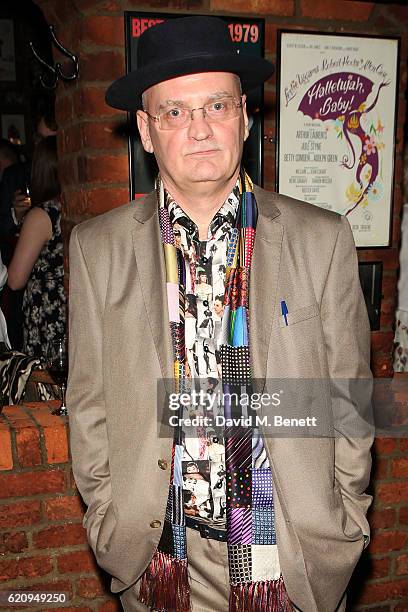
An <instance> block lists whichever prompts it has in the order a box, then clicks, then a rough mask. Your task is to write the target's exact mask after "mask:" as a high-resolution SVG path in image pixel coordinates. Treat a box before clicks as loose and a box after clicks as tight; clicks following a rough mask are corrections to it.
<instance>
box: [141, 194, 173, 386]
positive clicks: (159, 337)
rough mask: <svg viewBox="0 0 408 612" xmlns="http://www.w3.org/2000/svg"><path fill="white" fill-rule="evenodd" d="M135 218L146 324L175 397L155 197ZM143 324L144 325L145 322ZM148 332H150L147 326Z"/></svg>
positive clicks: (171, 349) (144, 202)
mask: <svg viewBox="0 0 408 612" xmlns="http://www.w3.org/2000/svg"><path fill="white" fill-rule="evenodd" d="M133 216H134V219H135V220H136V221H135V227H134V228H133V230H132V237H133V248H134V252H135V257H136V263H137V270H138V274H139V278H140V284H141V288H142V293H143V299H144V303H145V307H146V316H147V321H148V324H149V328H150V332H151V334H152V335H153V339H154V344H155V347H156V351H157V355H158V358H159V362H160V368H161V371H162V375H163V378H164V379H165V385H166V389H167V390H168V392H169V393H172V392H173V390H174V389H173V386H172V381H173V348H172V343H171V335H170V327H169V318H168V309H167V292H166V270H165V265H164V257H163V247H162V242H161V237H160V226H159V219H158V213H157V200H156V196H155V194H154V193H150V194H149V195H148V196H146V198H144V200H142V201H138V202H137V203H136V205H135V213H134V215H133ZM140 323H141V324H143V321H141V322H140ZM146 332H148V327H147V326H146Z"/></svg>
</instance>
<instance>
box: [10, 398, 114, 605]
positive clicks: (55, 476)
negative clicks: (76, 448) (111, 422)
mask: <svg viewBox="0 0 408 612" xmlns="http://www.w3.org/2000/svg"><path fill="white" fill-rule="evenodd" d="M57 404H58V403H57ZM55 405H56V402H49V403H48V404H45V403H32V404H26V405H24V406H8V407H6V408H5V409H4V410H3V413H2V414H1V415H0V584H1V586H0V590H1V591H4V590H19V589H30V590H34V591H40V592H48V593H50V592H65V593H67V594H68V596H69V604H68V606H69V607H64V608H62V607H61V608H57V607H54V608H52V609H53V610H56V609H63V610H64V611H65V612H66V611H67V610H73V609H75V612H91V611H95V612H96V611H97V612H114V611H118V610H121V607H120V605H119V604H118V603H117V601H116V600H115V599H114V598H113V597H110V595H109V594H108V593H109V579H108V577H107V575H106V574H104V573H103V572H102V571H101V570H99V569H98V568H97V566H96V563H95V560H94V557H93V554H92V552H91V551H90V549H89V547H88V544H87V540H86V532H85V530H84V528H83V527H82V518H83V514H84V505H83V503H82V501H81V499H80V496H79V494H78V491H77V490H76V488H75V483H74V479H73V477H72V472H71V463H70V459H69V454H68V444H67V440H68V431H67V429H68V427H67V423H66V421H67V420H66V419H64V418H63V417H58V416H52V415H51V414H50V408H52V407H53V406H54V407H55ZM1 607H2V606H1V605H0V608H1ZM5 608H6V609H7V608H8V607H7V606H5ZM50 608H51V606H50ZM9 609H13V608H12V607H11V606H10V608H9ZM28 609H29V610H32V611H33V612H34V611H38V612H45V611H46V610H47V609H48V606H46V605H44V604H43V605H38V606H30V607H29V608H28Z"/></svg>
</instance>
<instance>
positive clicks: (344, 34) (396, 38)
mask: <svg viewBox="0 0 408 612" xmlns="http://www.w3.org/2000/svg"><path fill="white" fill-rule="evenodd" d="M285 34H293V35H295V36H296V35H299V34H301V35H302V36H305V35H306V36H310V37H311V39H314V40H315V39H316V36H327V37H333V36H336V37H342V38H345V39H346V38H348V39H350V42H355V41H358V40H366V39H372V40H375V41H378V42H381V41H390V40H393V41H395V42H396V43H397V49H396V57H395V65H394V66H393V70H394V71H395V99H394V102H393V107H392V108H393V126H392V128H391V134H392V147H391V151H390V156H391V157H390V165H391V177H390V197H389V200H388V201H387V202H386V205H387V215H388V238H387V243H386V244H372V243H371V242H370V243H369V244H364V243H363V244H361V239H360V241H359V242H360V243H359V244H358V245H356V247H357V249H386V248H389V247H390V246H391V244H392V230H393V227H392V226H393V224H392V218H393V210H394V187H395V155H396V139H397V111H398V94H399V78H400V70H399V66H400V54H401V37H400V36H392V35H391V36H382V35H377V34H361V33H359V32H327V31H321V30H302V29H296V30H293V29H287V28H281V29H278V31H277V58H276V59H277V61H276V70H277V84H276V90H277V101H276V158H275V160H276V161H275V189H276V192H277V193H280V191H279V190H280V189H281V187H282V185H281V181H280V172H279V168H280V161H281V159H280V158H281V149H282V147H281V142H280V133H281V127H282V126H281V123H282V117H281V86H282V82H283V74H282V72H283V71H282V61H281V60H282V37H283V35H285Z"/></svg>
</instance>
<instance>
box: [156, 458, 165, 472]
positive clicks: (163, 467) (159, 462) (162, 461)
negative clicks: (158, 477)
mask: <svg viewBox="0 0 408 612" xmlns="http://www.w3.org/2000/svg"><path fill="white" fill-rule="evenodd" d="M157 465H158V466H159V468H160V469H161V470H167V461H166V460H165V459H159V460H158V462H157Z"/></svg>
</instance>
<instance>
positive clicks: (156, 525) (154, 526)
mask: <svg viewBox="0 0 408 612" xmlns="http://www.w3.org/2000/svg"><path fill="white" fill-rule="evenodd" d="M150 527H151V528H152V529H158V528H159V527H161V521H152V522H151V523H150Z"/></svg>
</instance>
